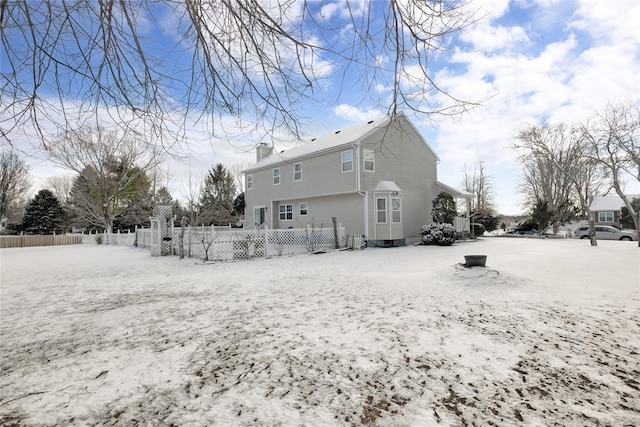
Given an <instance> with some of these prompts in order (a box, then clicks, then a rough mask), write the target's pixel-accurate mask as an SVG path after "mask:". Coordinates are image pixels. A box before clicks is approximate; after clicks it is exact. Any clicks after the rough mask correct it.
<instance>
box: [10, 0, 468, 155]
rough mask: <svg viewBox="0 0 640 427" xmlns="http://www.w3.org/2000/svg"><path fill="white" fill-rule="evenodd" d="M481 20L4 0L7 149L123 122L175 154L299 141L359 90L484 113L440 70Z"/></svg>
mask: <svg viewBox="0 0 640 427" xmlns="http://www.w3.org/2000/svg"><path fill="white" fill-rule="evenodd" d="M475 20H476V18H475V16H474V11H473V10H472V9H471V8H470V5H469V4H468V2H467V0H447V1H423V0H388V1H385V2H380V1H376V0H357V1H355V0H338V1H321V2H318V1H306V0H300V1H294V0H273V1H265V0H245V1H236V0H217V1H201V0H188V1H185V2H179V1H172V0H164V1H159V0H138V1H127V0H101V1H96V0H78V1H73V2H70V1H66V0H60V1H37V0H34V1H7V0H0V28H1V31H0V52H2V53H0V55H1V57H0V60H1V61H2V63H3V66H2V86H1V87H0V95H1V97H2V100H3V102H2V103H0V138H4V139H5V140H7V141H9V142H10V143H11V141H13V140H14V138H15V137H16V136H17V135H21V134H25V133H35V134H37V135H39V137H40V139H41V141H42V143H43V144H44V145H45V147H46V146H47V145H48V144H49V143H50V142H51V141H52V140H54V139H55V138H56V137H57V135H59V133H60V132H61V131H62V132H68V131H71V130H74V129H77V128H81V127H86V126H90V127H97V126H107V127H108V126H109V125H111V124H115V125H116V126H119V127H120V131H123V132H125V133H126V132H129V130H130V129H132V128H134V129H136V130H138V131H140V132H143V133H144V134H146V135H149V136H150V135H153V136H154V138H157V139H155V142H156V143H157V144H162V145H163V146H164V147H169V146H170V145H169V144H172V143H175V142H176V141H180V140H184V139H185V136H186V134H185V130H186V129H187V128H189V127H190V126H192V125H193V124H194V122H198V121H204V123H205V124H206V125H208V126H209V127H210V129H209V131H210V133H214V134H215V133H221V132H222V133H224V131H225V130H227V129H226V128H221V126H224V124H226V125H228V126H229V127H230V128H231V129H233V130H234V131H235V129H237V128H238V127H242V126H243V125H246V124H247V123H249V124H251V126H254V127H259V128H261V129H264V130H267V132H265V133H264V135H266V137H267V138H275V137H277V136H276V135H278V134H285V133H286V134H289V135H291V134H293V135H294V136H297V135H298V133H299V131H300V128H299V125H300V123H301V122H302V121H303V119H304V118H305V117H306V115H307V114H310V113H309V112H310V111H313V110H311V109H307V110H305V109H304V108H302V107H301V106H302V105H303V103H305V102H307V101H310V100H311V101H314V102H323V101H324V102H326V101H328V102H336V101H339V100H340V94H341V93H342V92H343V91H344V90H346V89H345V88H347V87H348V88H354V87H358V88H359V89H361V90H360V92H359V94H360V97H361V98H360V99H358V100H357V101H355V102H359V103H360V104H363V103H366V104H367V105H374V106H375V107H377V108H386V109H388V111H389V113H391V114H394V113H396V112H397V111H398V110H399V109H413V110H415V111H416V112H419V113H423V114H426V115H427V116H431V115H435V114H444V115H451V114H458V113H460V112H462V111H464V110H466V109H467V108H469V107H470V106H473V105H475V104H473V103H471V102H467V101H465V100H462V99H459V98H457V97H456V96H455V94H453V93H450V92H448V91H447V89H446V88H444V87H442V86H439V85H438V83H437V82H436V81H434V79H433V70H432V69H431V68H430V67H431V64H432V62H433V60H434V59H435V55H440V54H441V53H442V52H443V51H446V50H448V49H449V46H450V42H451V38H452V37H453V36H454V35H455V34H456V33H458V32H460V31H461V30H463V29H464V28H466V27H467V26H469V25H471V24H472V23H473V22H474V21H475ZM336 76H341V77H339V81H340V82H341V85H342V86H340V87H337V88H336V87H335V83H334V81H333V80H332V81H331V82H330V83H329V82H328V78H329V77H336ZM378 87H383V88H385V91H383V92H382V93H380V91H378V90H374V89H376V88H378ZM327 94H332V95H331V97H330V98H327ZM377 94H379V95H377ZM229 117H231V118H233V119H234V120H232V121H231V123H230V122H229V121H228V120H220V118H225V119H226V118H229ZM105 122H107V123H105ZM247 130H250V129H247Z"/></svg>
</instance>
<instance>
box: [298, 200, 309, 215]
mask: <svg viewBox="0 0 640 427" xmlns="http://www.w3.org/2000/svg"><path fill="white" fill-rule="evenodd" d="M308 213H309V203H307V202H300V216H305V215H307V214H308Z"/></svg>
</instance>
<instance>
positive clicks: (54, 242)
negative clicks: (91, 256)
mask: <svg viewBox="0 0 640 427" xmlns="http://www.w3.org/2000/svg"><path fill="white" fill-rule="evenodd" d="M81 244H82V235H77V234H58V235H46V236H45V235H29V234H25V235H21V236H0V248H2V249H6V248H26V247H29V246H58V245H81Z"/></svg>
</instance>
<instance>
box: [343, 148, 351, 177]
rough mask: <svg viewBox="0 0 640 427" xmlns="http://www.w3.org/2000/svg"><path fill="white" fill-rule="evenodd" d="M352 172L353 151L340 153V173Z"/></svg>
mask: <svg viewBox="0 0 640 427" xmlns="http://www.w3.org/2000/svg"><path fill="white" fill-rule="evenodd" d="M352 170H353V150H349V151H343V152H342V172H351V171H352Z"/></svg>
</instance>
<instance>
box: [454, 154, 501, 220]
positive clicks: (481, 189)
mask: <svg viewBox="0 0 640 427" xmlns="http://www.w3.org/2000/svg"><path fill="white" fill-rule="evenodd" d="M491 180H492V178H491V175H488V174H487V168H486V165H485V163H484V160H478V161H477V162H476V163H474V164H473V166H472V168H471V169H468V168H467V165H465V166H464V170H463V173H462V187H463V188H464V190H465V191H467V192H469V193H471V194H473V205H472V206H471V210H472V211H473V212H477V213H479V214H481V215H491V214H493V212H494V204H493V201H494V198H495V191H494V189H493V184H492V182H491Z"/></svg>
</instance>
